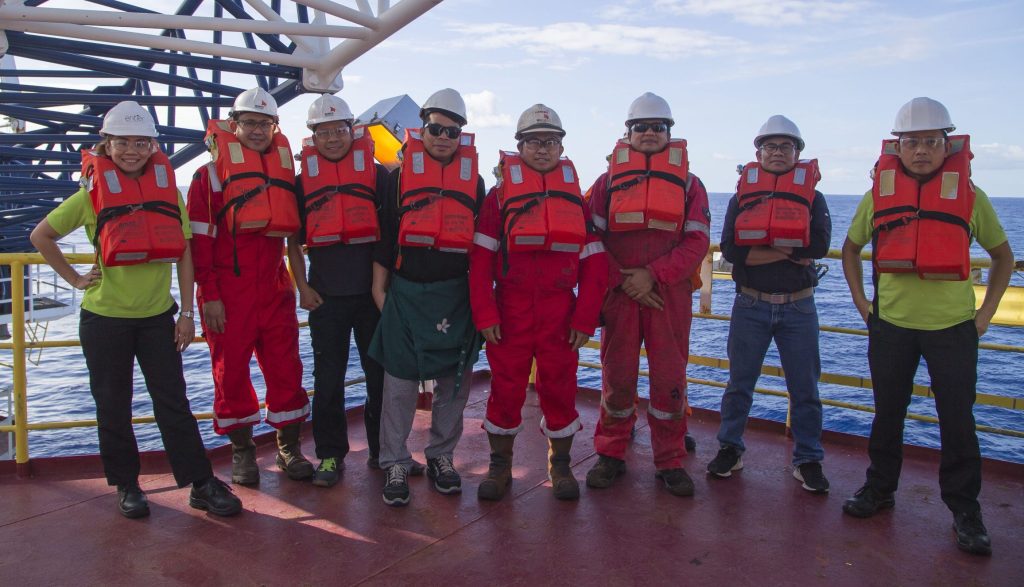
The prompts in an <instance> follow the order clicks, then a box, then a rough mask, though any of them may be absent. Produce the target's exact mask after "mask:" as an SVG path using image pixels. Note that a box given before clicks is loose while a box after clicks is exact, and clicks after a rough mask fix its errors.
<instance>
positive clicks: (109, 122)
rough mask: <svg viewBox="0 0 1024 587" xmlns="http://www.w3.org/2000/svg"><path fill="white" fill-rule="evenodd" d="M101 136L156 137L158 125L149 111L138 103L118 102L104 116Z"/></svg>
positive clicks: (130, 101)
mask: <svg viewBox="0 0 1024 587" xmlns="http://www.w3.org/2000/svg"><path fill="white" fill-rule="evenodd" d="M100 134H101V135H113V136H116V137H155V136H157V132H156V125H155V124H153V117H152V116H150V115H149V110H146V109H145V108H143V107H142V106H139V103H138V102H135V101H133V100H126V101H124V102H118V103H117V104H115V105H114V107H113V108H111V109H110V110H108V111H107V113H106V115H104V116H103V128H101V129H100Z"/></svg>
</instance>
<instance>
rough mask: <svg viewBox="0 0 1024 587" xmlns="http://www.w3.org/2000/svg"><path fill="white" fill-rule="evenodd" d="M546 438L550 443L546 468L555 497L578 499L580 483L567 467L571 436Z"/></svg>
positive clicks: (569, 499) (570, 499) (569, 458)
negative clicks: (549, 465)
mask: <svg viewBox="0 0 1024 587" xmlns="http://www.w3.org/2000/svg"><path fill="white" fill-rule="evenodd" d="M548 440H549V442H550V443H551V451H550V453H549V456H548V458H549V460H550V461H551V467H550V468H549V469H548V479H550V480H551V488H552V489H553V490H554V492H555V497H556V498H558V499H564V500H568V501H572V500H576V499H579V498H580V484H579V481H576V477H573V475H572V469H570V468H569V462H570V461H571V460H572V457H571V456H570V455H569V451H570V449H572V436H567V437H565V438H550V439H548Z"/></svg>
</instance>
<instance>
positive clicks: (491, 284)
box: [469, 186, 608, 438]
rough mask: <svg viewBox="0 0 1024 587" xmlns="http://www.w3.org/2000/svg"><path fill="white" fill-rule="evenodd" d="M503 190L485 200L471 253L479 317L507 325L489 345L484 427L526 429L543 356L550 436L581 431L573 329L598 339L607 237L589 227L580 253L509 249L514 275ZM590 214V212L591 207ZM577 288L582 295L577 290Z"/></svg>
mask: <svg viewBox="0 0 1024 587" xmlns="http://www.w3.org/2000/svg"><path fill="white" fill-rule="evenodd" d="M500 189H501V188H500V186H499V187H495V188H493V189H492V190H491V193H490V194H488V195H487V198H486V199H485V200H484V203H483V207H482V209H481V211H480V216H479V219H478V221H477V228H476V234H475V235H474V237H473V242H474V246H473V249H472V250H471V251H470V253H469V295H470V303H471V305H472V309H473V322H474V323H475V324H476V327H477V329H480V330H483V329H484V328H488V327H491V326H494V325H495V324H500V325H501V341H500V342H499V344H490V343H488V344H487V347H486V351H487V361H488V363H490V366H491V395H490V397H489V398H488V400H487V417H486V419H485V420H484V423H483V428H484V429H485V430H487V431H488V432H491V433H492V434H516V433H518V432H519V431H520V430H522V427H523V415H522V410H523V403H524V402H525V401H526V387H527V385H528V383H529V379H530V367H531V365H532V363H533V360H534V359H535V358H536V360H537V379H536V389H537V397H538V398H539V400H540V408H541V411H542V412H543V414H544V416H543V419H542V421H541V425H540V426H541V431H542V432H543V433H544V434H545V435H546V436H548V437H550V438H564V437H567V436H572V435H573V434H575V433H576V432H577V431H579V429H580V428H581V424H580V420H579V414H578V413H577V412H576V391H577V386H576V367H577V363H578V361H579V352H577V351H573V350H572V346H571V345H570V344H569V329H570V328H573V329H575V330H578V331H580V332H583V333H586V334H589V335H591V336H593V334H594V330H595V329H596V328H597V325H598V315H599V313H600V310H601V301H602V300H603V298H604V293H605V290H606V289H607V286H608V260H607V255H606V254H605V253H604V246H603V245H602V244H601V241H600V238H599V237H598V236H597V235H596V234H595V233H594V232H593V231H589V234H588V235H587V242H586V244H585V245H584V247H583V249H582V250H581V251H580V252H579V253H563V252H557V251H531V252H510V253H509V254H508V265H509V270H508V274H506V275H502V265H503V262H504V261H503V259H502V254H501V252H500V251H499V239H500V238H501V236H500V235H501V213H500V211H499V206H498V190H500ZM583 213H584V218H589V217H590V209H589V207H588V206H587V205H586V204H584V209H583ZM495 282H497V287H495ZM577 285H578V286H579V298H578V299H577V297H576V295H575V294H574V293H573V288H574V287H576V286H577Z"/></svg>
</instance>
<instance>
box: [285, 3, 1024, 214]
mask: <svg viewBox="0 0 1024 587" xmlns="http://www.w3.org/2000/svg"><path fill="white" fill-rule="evenodd" d="M1022 59H1024V5H1022V4H1021V3H1019V2H981V1H970V2H967V1H958V0H931V1H927V2H924V1H917V0H914V1H905V2H872V1H851V2H827V1H823V0H776V1H773V2H765V1H754V0H647V1H642V0H620V1H618V2H605V1H602V0H597V1H593V2H589V1H588V2H580V1H576V2H556V1H540V0H519V1H516V2H507V1H489V0H445V1H444V2H442V3H441V4H440V5H438V6H437V7H436V8H434V9H432V10H431V11H430V12H428V13H427V14H426V15H424V16H423V17H421V18H420V19H418V20H417V21H415V22H413V23H412V24H410V25H409V26H407V27H405V28H404V29H402V30H401V31H399V32H398V33H397V34H395V35H394V36H393V37H391V38H390V39H389V40H388V41H386V42H385V43H383V44H381V45H380V46H378V47H376V48H375V49H373V50H371V51H370V52H369V53H368V54H367V55H365V56H363V57H362V58H361V59H359V60H357V61H356V62H355V63H353V64H352V65H350V66H349V67H348V68H347V69H346V70H345V72H344V74H343V76H344V80H345V88H344V89H343V90H342V91H341V92H340V93H339V95H340V96H342V97H343V98H345V99H346V100H347V101H348V102H349V104H350V105H351V106H352V109H353V110H354V111H355V112H356V113H359V112H361V111H363V110H364V109H366V108H368V107H369V106H370V105H372V104H373V103H374V102H376V101H377V100H379V99H382V98H386V97H390V96H394V95H398V94H403V93H407V94H409V95H410V96H411V97H412V98H413V99H414V100H416V101H417V102H422V101H423V100H424V99H426V97H427V96H429V95H430V94H431V93H432V92H433V91H434V90H437V89H440V88H442V87H446V86H450V87H453V88H455V89H457V90H459V91H460V92H462V93H463V95H464V96H466V97H467V101H468V102H469V104H470V114H469V118H470V121H469V126H468V127H467V130H470V131H473V132H476V133H477V137H478V138H477V143H478V148H479V149H480V152H481V170H489V169H490V168H491V167H493V165H494V164H495V163H496V162H497V151H498V149H499V148H505V149H511V148H514V147H515V144H514V140H513V138H512V135H513V133H514V124H515V120H516V118H517V117H518V116H519V113H520V112H522V111H523V110H524V109H526V108H527V107H529V106H530V105H531V104H534V103H536V102H543V103H545V104H547V105H549V106H551V107H552V108H554V109H555V110H556V111H557V112H558V113H559V114H560V115H561V117H562V121H563V123H564V125H565V127H566V130H567V131H568V136H567V137H566V139H565V147H566V155H567V156H569V157H571V158H572V159H573V161H574V162H575V164H576V166H577V168H578V170H579V173H580V176H581V178H582V179H583V180H584V182H585V183H588V184H589V182H592V181H593V179H595V178H596V177H597V175H598V174H599V173H601V171H603V169H604V157H605V155H606V154H607V153H609V152H610V150H611V147H612V145H613V144H614V141H615V139H616V138H617V137H618V136H619V135H620V133H621V132H622V130H623V128H624V127H623V120H624V118H625V113H626V108H627V107H628V105H629V103H630V102H631V101H632V100H633V98H635V97H636V96H638V95H640V94H641V93H643V92H644V91H648V90H649V91H653V92H655V93H657V94H660V95H662V96H663V97H665V98H666V99H667V100H668V101H669V103H670V104H671V106H672V109H673V114H674V116H675V119H676V126H675V128H674V129H673V134H674V135H675V136H681V137H684V138H686V139H688V141H689V146H690V160H691V170H692V171H693V172H694V173H696V174H697V175H698V176H700V177H701V178H702V179H703V180H704V183H705V185H706V186H707V188H708V190H709V191H713V192H731V191H732V190H733V188H734V187H735V182H736V172H735V168H736V164H737V163H743V162H746V161H749V160H750V159H752V157H753V155H754V149H753V146H752V144H751V141H752V139H753V136H754V135H755V134H756V132H757V129H758V128H759V127H760V125H761V123H762V122H764V120H765V119H767V118H768V117H769V116H770V115H772V114H777V113H780V114H785V115H786V116H788V117H790V118H791V119H793V120H794V121H795V122H796V123H797V124H798V125H799V127H800V129H801V131H802V133H803V135H804V139H805V140H806V142H807V149H806V150H805V151H804V156H805V157H816V158H818V159H819V161H820V164H821V169H822V175H823V179H822V182H821V184H819V187H820V188H821V189H822V191H824V192H825V193H830V194H855V193H863V192H864V191H865V190H866V189H867V188H868V187H870V185H869V179H868V172H869V170H870V168H871V166H872V165H873V163H874V161H875V159H876V158H877V154H878V151H879V146H880V141H881V139H883V138H885V137H887V136H888V133H889V130H890V129H891V125H892V122H893V118H894V115H895V113H896V110H897V109H898V108H899V107H900V105H901V104H903V103H904V102H906V101H907V100H909V99H910V98H913V97H915V96H930V97H933V98H936V99H938V100H940V101H942V102H943V103H945V104H946V106H947V107H948V108H949V110H950V113H951V115H952V117H953V121H954V123H955V124H956V125H957V127H958V129H959V130H960V131H961V132H966V133H969V134H970V135H971V137H972V144H973V146H974V152H975V155H976V157H975V160H974V165H973V174H974V180H975V182H976V183H977V184H978V185H979V186H980V187H982V188H983V189H985V190H986V192H988V193H989V194H990V195H992V196H1024V146H1022V145H1024V122H1022V115H1021V108H1022V106H1024V99H1022V98H1021V96H1024V91H1022V90H1024V87H1022V86H1024V81H1022V74H1024V66H1022ZM311 100H312V97H302V98H299V99H297V100H294V101H293V102H292V103H290V104H288V105H287V106H286V107H285V108H284V109H283V112H282V114H283V119H284V120H283V129H284V130H285V132H286V133H288V135H289V137H291V138H292V140H293V143H295V142H297V140H298V137H299V136H300V135H302V134H303V133H304V132H305V129H304V127H303V124H302V121H303V120H304V118H305V109H306V106H307V105H308V104H309V102H310V101H311ZM485 175H486V177H485V179H487V180H488V183H491V182H492V181H493V178H492V177H490V176H489V172H487V173H486V174H485Z"/></svg>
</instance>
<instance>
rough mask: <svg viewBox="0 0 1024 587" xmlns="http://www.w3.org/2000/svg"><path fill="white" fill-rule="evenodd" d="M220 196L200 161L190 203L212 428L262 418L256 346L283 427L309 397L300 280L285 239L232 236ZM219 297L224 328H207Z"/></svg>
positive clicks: (270, 402)
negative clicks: (252, 373)
mask: <svg viewBox="0 0 1024 587" xmlns="http://www.w3.org/2000/svg"><path fill="white" fill-rule="evenodd" d="M222 196H223V194H222V193H221V192H214V191H212V189H211V188H210V171H209V166H203V167H200V168H199V171H197V172H196V175H195V176H194V177H193V179H192V185H191V186H190V187H189V190H188V205H187V208H188V216H189V220H190V221H191V223H192V231H193V232H192V259H193V261H194V263H195V275H196V285H198V286H199V288H198V293H197V296H196V297H197V303H198V306H199V309H200V317H201V318H203V331H204V334H205V335H206V339H207V342H208V343H209V346H210V359H211V362H212V364H213V385H214V403H213V413H214V420H213V429H214V431H216V432H217V434H227V433H228V432H230V431H231V430H233V429H235V428H241V427H243V426H253V425H255V424H258V423H259V421H260V406H259V399H258V398H257V397H256V390H255V389H253V386H252V380H251V379H250V377H249V362H250V361H251V360H252V353H253V351H254V350H255V351H256V359H257V360H258V361H259V364H260V370H262V371H263V379H264V380H265V381H266V385H267V423H268V424H270V425H271V426H273V427H274V428H284V427H285V426H287V425H288V424H292V423H295V422H301V421H303V420H305V419H306V417H307V416H308V415H309V398H308V397H307V396H306V392H305V390H304V389H303V388H302V361H301V359H300V358H299V325H298V319H297V317H296V315H295V287H294V285H293V284H292V280H291V277H290V276H289V275H288V271H287V270H286V269H285V266H284V257H283V254H282V251H283V247H284V239H282V238H274V237H266V236H262V235H260V234H240V235H237V236H236V237H232V235H231V232H230V231H229V230H228V228H227V225H226V223H225V221H224V219H223V218H222V219H220V221H218V220H217V212H218V211H219V210H220V209H221V206H222V201H223V200H222ZM235 247H237V251H238V267H239V275H237V276H236V275H235V272H234V249H235ZM217 300H220V301H221V302H223V303H224V314H225V321H224V332H222V333H220V334H218V333H215V332H212V331H210V329H209V328H207V327H206V321H205V317H203V315H202V308H203V304H204V303H205V302H211V301H217Z"/></svg>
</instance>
